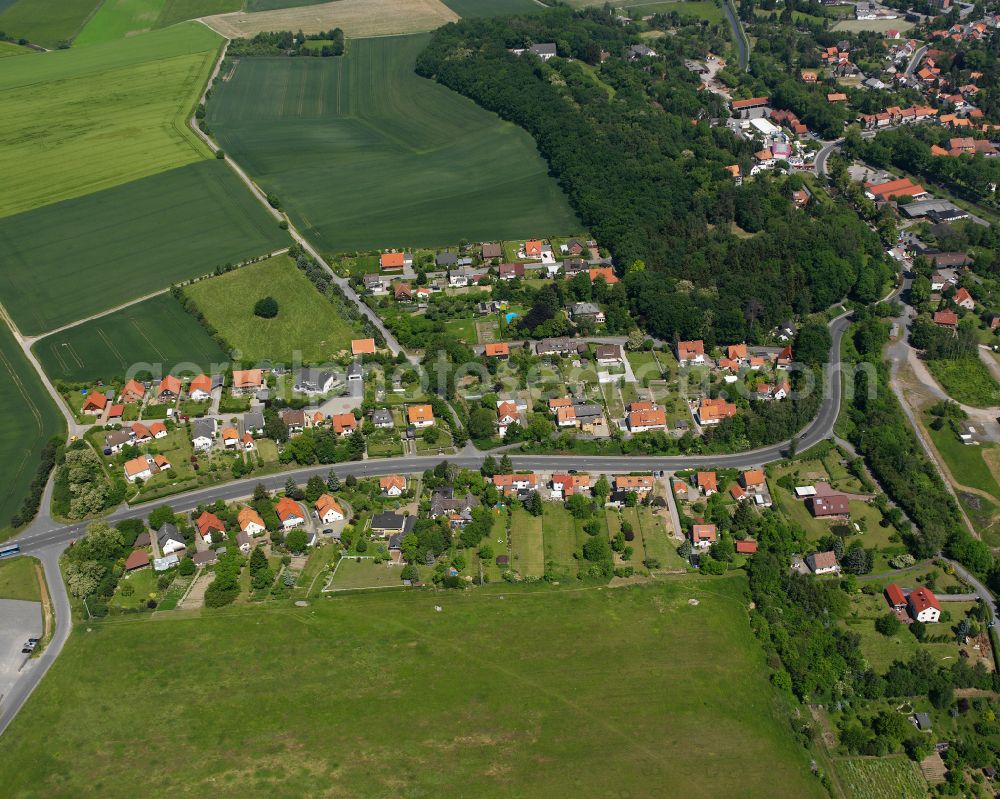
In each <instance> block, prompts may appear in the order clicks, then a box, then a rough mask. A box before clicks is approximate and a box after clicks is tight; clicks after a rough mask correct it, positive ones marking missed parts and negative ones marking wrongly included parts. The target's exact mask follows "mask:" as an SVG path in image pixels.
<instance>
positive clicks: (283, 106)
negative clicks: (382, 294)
mask: <svg viewBox="0 0 1000 799" xmlns="http://www.w3.org/2000/svg"><path fill="white" fill-rule="evenodd" d="M426 42H427V36H426V35H418V36H396V37H386V38H378V39H362V40H356V41H353V42H352V43H351V47H350V50H349V54H348V55H347V56H345V57H343V58H291V59H290V58H275V59H267V58H252V59H242V60H241V61H240V62H239V65H238V66H237V68H236V71H235V74H234V75H233V77H232V79H231V80H229V81H228V82H226V83H223V84H221V85H220V86H219V87H218V88H217V89H216V90H215V93H214V94H213V98H212V101H211V102H210V104H209V109H208V119H209V125H210V127H211V129H212V130H213V131H214V133H215V134H216V135H217V136H218V138H219V141H220V143H221V144H222V146H223V148H224V149H225V150H226V152H227V153H229V154H230V155H232V156H233V158H234V159H235V160H237V161H238V162H239V163H240V164H242V165H243V166H244V167H246V168H247V170H248V171H249V172H250V173H251V174H253V175H254V176H255V177H256V178H258V179H259V180H260V182H261V184H262V185H263V186H265V187H266V188H267V190H268V191H271V192H274V193H275V194H276V195H277V196H278V198H279V199H280V200H281V201H282V203H283V204H284V206H285V207H286V208H287V209H288V211H289V213H290V214H291V216H292V218H293V219H294V221H295V223H296V224H297V225H298V226H299V227H300V228H301V230H302V232H303V234H304V235H306V236H307V237H309V238H310V239H311V240H312V241H313V242H314V243H315V244H317V245H318V246H319V247H320V248H322V249H323V250H325V251H326V252H328V253H335V252H341V251H347V250H355V249H370V248H375V247H388V246H391V245H397V246H422V245H435V244H446V243H448V242H455V241H459V240H460V239H471V240H477V239H496V238H510V239H516V238H521V237H524V236H526V235H539V236H547V235H550V234H554V233H557V232H565V231H570V230H577V229H579V227H580V223H579V222H578V221H577V220H576V217H575V216H574V214H573V212H572V211H571V210H570V208H569V206H568V204H567V202H566V199H565V197H564V196H563V194H562V192H561V191H560V189H559V187H558V186H557V185H556V183H555V181H554V180H553V179H552V178H550V177H548V175H547V169H546V165H545V163H544V161H543V160H542V159H541V157H540V156H539V155H538V152H537V150H536V148H535V145H534V142H533V141H532V139H531V137H530V136H528V134H527V133H525V132H524V131H523V130H520V129H519V128H517V127H516V126H514V125H512V124H509V123H506V122H502V121H501V120H500V119H499V118H498V117H497V116H495V115H493V114H490V113H488V112H486V111H484V110H483V109H481V108H478V107H477V106H476V105H475V104H474V103H472V102H471V101H470V100H467V99H465V98H463V97H461V96H459V95H458V94H456V93H454V92H451V91H449V90H448V89H445V88H444V87H442V86H439V85H437V84H436V83H434V82H432V81H429V80H425V79H423V78H419V77H417V76H416V74H414V72H413V65H414V60H415V58H416V56H417V54H418V53H419V52H420V50H421V49H422V48H423V47H424V45H425V44H426Z"/></svg>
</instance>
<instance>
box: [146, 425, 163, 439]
mask: <svg viewBox="0 0 1000 799" xmlns="http://www.w3.org/2000/svg"><path fill="white" fill-rule="evenodd" d="M149 434H150V435H151V436H152V437H153V438H166V437H167V426H166V425H165V424H164V423H163V422H153V423H152V424H151V425H150V426H149Z"/></svg>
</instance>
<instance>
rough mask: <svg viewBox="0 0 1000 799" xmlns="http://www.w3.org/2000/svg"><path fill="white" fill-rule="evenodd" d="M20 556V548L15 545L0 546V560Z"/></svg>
mask: <svg viewBox="0 0 1000 799" xmlns="http://www.w3.org/2000/svg"><path fill="white" fill-rule="evenodd" d="M20 554H21V547H19V546H18V545H17V544H0V558H12V557H14V556H15V555H20Z"/></svg>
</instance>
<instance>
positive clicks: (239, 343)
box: [184, 255, 359, 363]
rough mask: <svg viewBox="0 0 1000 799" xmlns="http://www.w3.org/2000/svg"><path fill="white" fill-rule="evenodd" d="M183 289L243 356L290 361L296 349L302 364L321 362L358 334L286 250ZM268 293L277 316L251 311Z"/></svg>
mask: <svg viewBox="0 0 1000 799" xmlns="http://www.w3.org/2000/svg"><path fill="white" fill-rule="evenodd" d="M184 291H185V293H186V294H187V296H188V297H190V298H191V299H192V300H193V301H194V303H195V305H197V306H198V310H199V311H201V313H202V314H203V315H204V316H205V318H206V319H207V320H208V321H209V323H210V324H211V325H212V326H213V327H214V328H215V329H216V330H218V331H219V333H220V334H221V335H222V337H223V338H224V339H225V340H226V341H227V342H229V344H231V345H232V346H233V347H235V348H236V349H238V350H239V351H240V353H241V356H240V357H242V358H244V359H250V360H259V359H263V358H269V359H271V360H273V361H275V362H282V363H291V362H292V360H293V354H294V353H295V352H300V353H301V359H302V360H303V361H305V362H307V363H323V362H325V361H328V360H330V359H331V358H333V357H334V356H335V355H337V354H338V353H340V352H341V351H343V350H350V347H351V339H352V338H357V336H358V335H359V332H358V331H357V330H355V328H354V327H353V326H352V325H351V323H350V322H348V321H347V320H346V319H344V318H343V316H341V315H340V314H338V313H337V308H336V307H335V306H334V305H333V303H331V302H330V301H329V300H328V299H326V298H325V297H323V296H322V295H321V294H320V293H319V292H318V291H317V290H316V288H315V287H314V286H313V284H312V283H310V282H309V278H307V277H306V276H305V274H304V273H303V272H302V271H300V270H299V269H298V267H296V266H295V264H294V263H293V262H292V259H291V258H289V257H288V256H287V255H279V256H275V257H274V258H268V259H267V260H265V261H260V262H259V263H255V264H250V265H249V266H244V267H241V268H240V269H236V270H234V271H232V272H229V273H228V274H225V275H222V276H220V277H213V278H210V279H208V280H199V281H198V282H197V283H193V284H191V285H190V286H188V287H187V288H185V289H184ZM268 296H270V297H274V299H275V300H277V301H278V315H277V316H276V317H275V318H273V319H262V318H260V317H258V316H254V312H253V307H254V304H255V303H256V302H257V300H260V299H263V298H264V297H268Z"/></svg>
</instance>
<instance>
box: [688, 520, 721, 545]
mask: <svg viewBox="0 0 1000 799" xmlns="http://www.w3.org/2000/svg"><path fill="white" fill-rule="evenodd" d="M718 540H719V534H718V531H717V530H716V527H715V525H714V524H693V525H691V543H692V544H694V545H695V546H696V547H698V548H699V549H705V548H707V547H708V546H709V545H711V544H714V543H715V542H716V541H718Z"/></svg>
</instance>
